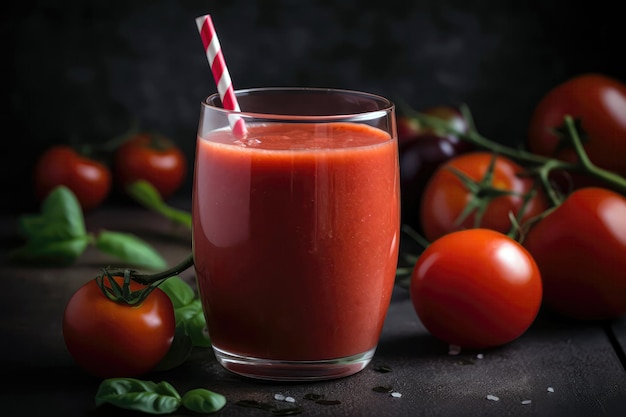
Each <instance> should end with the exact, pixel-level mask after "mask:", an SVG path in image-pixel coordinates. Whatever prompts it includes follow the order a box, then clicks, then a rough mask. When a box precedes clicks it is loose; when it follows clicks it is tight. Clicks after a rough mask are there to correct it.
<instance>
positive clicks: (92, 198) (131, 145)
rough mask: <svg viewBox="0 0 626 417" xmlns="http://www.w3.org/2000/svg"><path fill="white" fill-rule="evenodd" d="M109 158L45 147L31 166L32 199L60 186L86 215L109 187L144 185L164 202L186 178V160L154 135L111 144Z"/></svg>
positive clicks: (63, 148)
mask: <svg viewBox="0 0 626 417" xmlns="http://www.w3.org/2000/svg"><path fill="white" fill-rule="evenodd" d="M109 156H110V155H108V154H106V155H105V157H104V158H103V159H102V160H100V159H98V158H96V156H94V155H93V154H92V153H89V152H86V151H81V150H78V149H75V148H72V147H70V146H66V145H54V146H51V147H50V148H48V149H46V150H45V151H44V152H43V153H42V154H41V155H40V156H39V158H38V160H37V162H36V164H35V168H34V189H35V196H36V197H37V199H38V200H39V201H43V200H44V199H45V198H46V196H47V195H48V194H49V193H50V191H52V190H53V189H54V188H55V187H57V186H59V185H65V186H67V187H68V188H69V189H70V190H72V191H73V192H74V194H75V195H76V197H77V198H78V201H79V202H80V204H81V207H82V208H83V210H85V211H89V210H93V209H95V208H97V207H99V206H100V205H101V204H102V203H103V202H104V201H105V200H106V198H107V197H108V196H109V195H110V193H111V191H112V189H113V187H115V186H117V187H119V188H120V190H122V191H123V190H124V189H125V187H126V186H127V185H129V184H130V183H132V182H134V181H137V180H146V181H148V182H149V183H151V184H152V185H153V186H154V187H155V189H156V190H157V191H158V192H159V193H160V195H161V197H162V198H164V199H167V198H169V197H171V196H172V195H173V194H174V193H175V192H176V191H177V190H178V189H179V188H180V187H181V186H182V184H183V181H184V180H185V177H186V174H187V160H186V156H185V155H184V153H183V152H182V150H181V149H180V147H178V146H177V145H176V144H175V143H174V142H173V141H172V140H170V139H168V138H165V137H162V136H159V135H155V134H148V133H145V132H141V133H138V134H133V135H130V136H129V137H128V138H126V140H125V141H123V142H122V144H121V145H119V146H115V148H114V151H113V155H112V158H110V157H109ZM111 159H112V160H111Z"/></svg>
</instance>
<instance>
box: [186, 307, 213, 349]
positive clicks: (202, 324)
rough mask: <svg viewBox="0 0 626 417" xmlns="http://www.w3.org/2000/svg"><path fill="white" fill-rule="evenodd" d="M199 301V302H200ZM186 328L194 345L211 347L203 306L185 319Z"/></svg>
mask: <svg viewBox="0 0 626 417" xmlns="http://www.w3.org/2000/svg"><path fill="white" fill-rule="evenodd" d="M198 303H199V302H198ZM183 323H184V325H185V330H186V331H187V334H188V335H189V337H191V342H192V343H193V345H194V346H198V347H211V338H210V336H209V331H208V329H207V324H206V318H205V316H204V313H203V311H202V308H200V310H199V311H198V312H196V314H194V315H192V316H191V317H189V318H186V319H185V320H184V321H183Z"/></svg>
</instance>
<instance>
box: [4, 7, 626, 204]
mask: <svg viewBox="0 0 626 417" xmlns="http://www.w3.org/2000/svg"><path fill="white" fill-rule="evenodd" d="M618 3H619V2H613V6H607V5H606V4H609V2H608V1H595V2H592V3H590V2H582V1H565V0H545V1H524V2H521V1H513V0H500V1H498V0H440V1H400V0H385V1H380V2H363V1H357V0H342V1H330V0H301V1H295V0H291V1H289V0H261V1H256V2H254V1H244V0H233V1H217V0H213V1H192V0H182V1H173V0H150V1H148V0H134V1H128V2H127V1H104V0H91V1H89V0H87V1H80V0H65V1H54V0H49V1H28V2H16V1H14V2H8V3H5V4H4V5H3V6H4V7H3V8H4V9H5V10H4V12H3V15H2V34H3V36H2V39H3V41H4V44H5V45H6V46H5V50H4V51H3V52H4V57H5V59H8V62H7V63H6V64H5V68H8V78H6V82H5V87H6V88H7V90H8V91H7V92H6V93H5V94H3V96H4V97H5V98H4V100H3V105H4V106H6V108H5V109H3V110H2V118H3V127H4V135H3V139H4V144H5V147H4V150H3V151H2V152H1V153H0V154H1V155H2V164H3V168H2V169H3V174H2V176H1V177H2V178H3V179H2V189H3V190H5V194H4V195H5V204H4V205H2V206H3V208H2V210H3V211H9V212H16V211H24V210H33V209H35V208H36V207H37V206H36V202H35V201H34V198H33V196H32V186H31V171H32V166H33V164H34V162H35V159H36V157H37V156H38V155H39V154H40V153H41V152H43V150H44V149H45V148H46V147H47V146H49V145H51V144H53V143H69V142H71V141H82V142H92V143H97V142H103V141H105V140H107V139H109V138H111V137H113V136H115V135H118V134H120V133H122V132H123V131H124V130H125V129H127V128H128V126H129V121H130V120H132V119H136V120H137V121H138V122H139V123H140V126H141V127H142V128H145V129H149V130H157V131H160V132H162V133H164V134H166V135H168V136H170V137H172V138H173V139H175V140H176V141H177V142H178V143H179V145H180V146H181V147H182V148H183V150H184V151H185V152H186V154H187V155H188V157H189V158H190V160H191V159H192V158H193V155H194V145H195V143H194V142H195V138H196V135H195V130H196V126H197V118H198V114H199V102H200V100H201V99H202V98H203V97H205V96H207V95H208V94H211V93H213V92H215V91H216V88H215V85H214V83H213V80H212V78H211V75H210V71H209V68H208V64H207V62H206V58H205V55H204V53H203V50H202V43H201V41H200V38H199V35H198V33H197V29H196V26H195V21H194V19H195V17H197V16H199V15H203V14H205V13H211V14H212V15H213V21H214V23H215V25H216V28H217V31H218V33H219V38H220V42H221V44H222V48H223V50H224V54H225V57H226V60H227V63H228V66H229V69H230V72H231V76H232V78H233V82H234V84H235V87H236V88H246V87H260V86H289V85H302V86H318V87H339V88H348V89H360V90H366V91H370V92H373V93H379V94H382V95H385V96H387V97H389V98H391V99H394V100H400V99H401V100H403V101H406V102H408V103H409V104H411V105H412V106H413V107H414V108H417V109H420V108H425V107H427V106H431V105H439V104H459V103H466V104H468V105H469V106H470V109H471V110H472V112H473V114H474V118H475V121H476V124H477V127H478V129H479V130H480V131H481V132H482V133H483V134H484V135H485V136H487V137H490V138H491V139H494V140H497V141H501V142H504V143H511V144H512V143H520V142H522V141H523V140H524V138H525V135H526V126H527V123H528V120H529V117H530V114H531V112H532V109H533V107H534V106H535V104H536V103H537V101H538V100H539V99H540V97H541V96H542V95H543V94H544V93H545V92H547V90H548V89H549V88H551V87H552V86H554V85H555V84H556V83H559V82H562V81H564V80H565V79H567V78H569V77H571V76H573V75H576V74H579V73H582V72H588V71H594V72H601V73H604V74H607V75H610V76H614V77H616V78H619V79H622V80H626V66H625V65H624V63H623V61H624V57H623V55H624V49H623V39H624V31H623V25H622V24H621V17H620V16H621V14H620V13H618V12H617V10H615V8H616V7H617V4H618ZM190 181H191V172H190V173H189V177H188V182H187V184H186V185H185V187H184V188H183V189H182V190H181V191H180V193H179V196H183V197H185V196H190V195H191V194H190V193H191V185H190Z"/></svg>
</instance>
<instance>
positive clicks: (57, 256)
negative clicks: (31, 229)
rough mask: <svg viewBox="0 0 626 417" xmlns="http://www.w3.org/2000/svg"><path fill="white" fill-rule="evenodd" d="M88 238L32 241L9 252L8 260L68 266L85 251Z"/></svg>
mask: <svg viewBox="0 0 626 417" xmlns="http://www.w3.org/2000/svg"><path fill="white" fill-rule="evenodd" d="M88 245H89V237H88V236H83V237H78V238H75V239H71V240H59V241H54V240H32V241H30V242H27V243H26V244H25V245H23V246H21V247H19V248H17V249H15V250H13V251H11V252H10V253H9V259H10V260H13V261H19V262H33V263H41V264H51V265H70V264H72V263H73V262H74V261H75V260H76V259H77V258H78V257H79V256H80V255H82V253H83V252H84V251H85V249H87V246H88Z"/></svg>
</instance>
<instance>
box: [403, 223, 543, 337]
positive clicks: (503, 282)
mask: <svg viewBox="0 0 626 417" xmlns="http://www.w3.org/2000/svg"><path fill="white" fill-rule="evenodd" d="M409 289H410V296H411V301H412V303H413V306H414V308H415V312H416V313H417V315H418V317H419V319H420V321H421V322H422V324H423V325H424V326H425V327H426V329H427V330H428V331H429V332H430V333H431V334H432V335H433V336H435V337H436V338H438V339H440V340H442V341H444V342H446V343H448V344H452V345H458V346H461V347H465V348H476V349H481V348H490V347H495V346H500V345H503V344H506V343H509V342H511V341H513V340H515V339H516V338H518V337H519V336H521V335H522V334H523V333H524V332H525V331H526V330H527V329H528V328H529V327H530V325H531V324H532V323H533V322H534V320H535V318H536V316H537V314H538V312H539V308H540V305H541V297H542V283H541V276H540V273H539V269H538V268H537V265H536V263H535V261H534V260H533V258H532V256H531V255H530V253H528V251H527V250H526V249H524V247H523V246H522V245H521V244H519V243H518V242H517V241H515V240H513V239H512V238H509V237H508V236H506V235H504V234H502V233H499V232H496V231H494V230H489V229H481V228H476V229H467V230H461V231H456V232H452V233H449V234H447V235H445V236H443V237H441V238H439V239H437V240H435V241H434V242H433V243H431V244H430V245H429V246H428V247H427V248H426V249H425V250H424V252H422V254H421V255H420V257H419V258H418V260H417V262H416V263H415V265H414V268H413V272H412V274H411V281H410V287H409Z"/></svg>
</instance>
